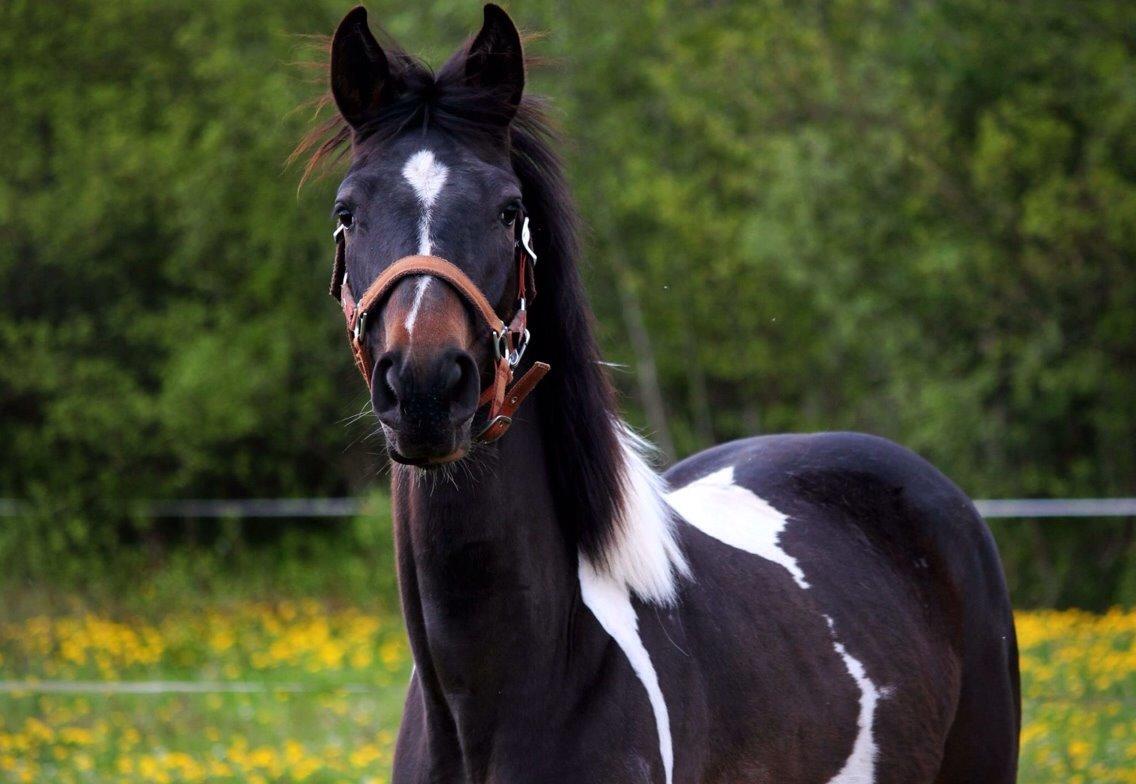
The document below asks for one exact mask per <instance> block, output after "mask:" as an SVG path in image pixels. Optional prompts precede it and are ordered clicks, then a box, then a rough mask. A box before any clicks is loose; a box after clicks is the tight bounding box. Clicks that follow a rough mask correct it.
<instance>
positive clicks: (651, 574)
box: [289, 39, 686, 603]
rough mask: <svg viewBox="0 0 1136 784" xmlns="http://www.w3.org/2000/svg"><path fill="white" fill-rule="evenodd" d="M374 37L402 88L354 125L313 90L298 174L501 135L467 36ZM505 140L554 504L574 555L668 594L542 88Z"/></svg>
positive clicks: (662, 522) (672, 553)
mask: <svg viewBox="0 0 1136 784" xmlns="http://www.w3.org/2000/svg"><path fill="white" fill-rule="evenodd" d="M382 45H383V49H384V51H385V52H386V55H387V59H388V62H389V64H390V67H391V70H392V74H394V78H397V79H398V80H399V82H400V83H401V84H402V85H405V89H404V90H402V92H401V93H400V94H399V95H398V97H397V98H396V99H395V100H394V101H392V102H391V104H390V105H389V106H387V107H386V108H384V109H383V110H382V111H381V112H380V113H379V115H378V116H377V117H376V118H375V119H374V120H372V121H371V122H369V123H368V124H367V125H366V126H364V127H362V128H359V129H352V128H351V127H349V126H348V125H347V123H346V122H345V121H344V120H343V119H342V118H341V117H340V116H339V113H338V112H335V111H334V101H333V99H332V97H331V95H330V93H328V94H326V95H324V96H322V97H321V98H320V99H319V100H318V104H319V106H320V107H326V106H331V107H332V108H333V116H332V117H331V118H330V119H328V120H325V121H324V122H322V123H320V124H318V125H317V126H316V127H314V128H313V129H312V130H311V132H309V133H308V134H307V135H306V136H305V137H304V138H303V139H302V140H301V142H300V144H299V145H298V146H297V148H296V150H295V151H294V152H293V153H292V156H291V158H290V159H289V160H290V161H291V160H296V159H299V158H302V157H304V156H305V155H307V156H308V159H307V162H306V165H305V169H304V175H303V179H307V178H308V177H309V176H311V175H312V174H313V173H315V172H316V171H317V170H318V169H320V168H321V166H323V165H324V164H327V163H331V162H334V161H337V160H340V159H342V158H343V157H344V156H345V155H346V154H347V153H348V152H350V153H351V155H352V156H353V159H354V158H358V157H359V156H365V155H368V154H373V153H372V152H371V151H373V150H376V149H378V148H380V147H381V141H382V140H383V139H389V138H393V137H395V136H397V135H399V134H401V133H404V132H406V131H411V130H417V129H421V128H422V127H425V126H429V127H431V128H436V129H441V130H443V131H445V132H448V133H452V134H454V135H456V136H458V137H465V138H471V141H479V140H484V139H489V138H495V139H497V141H498V142H499V141H500V134H501V132H502V131H501V129H502V126H503V122H502V119H501V118H502V114H503V111H504V109H503V107H501V106H500V105H499V102H498V101H497V100H495V99H496V98H497V96H494V95H493V94H487V93H485V92H484V91H480V90H477V89H474V88H472V87H471V86H469V84H468V83H467V81H466V80H465V79H464V73H463V66H464V62H465V53H466V49H467V47H468V45H469V42H467V44H466V46H464V47H462V48H461V49H459V51H458V52H457V53H455V55H454V56H453V57H451V58H450V59H449V60H448V61H447V62H446V63H445V65H443V66H442V67H441V68H440V69H438V71H437V72H434V71H432V70H431V69H430V68H429V67H428V66H427V65H426V64H425V63H423V62H422V61H421V60H419V59H417V58H414V57H412V56H410V55H408V54H407V53H405V52H404V51H402V50H400V49H399V48H397V46H394V45H393V43H392V42H390V41H389V39H387V40H383V42H382ZM327 59H328V58H325V59H324V62H327ZM529 62H530V64H531V61H529ZM326 72H327V69H326V67H325V68H324V73H325V74H326ZM325 83H327V80H326V78H325ZM479 136H480V137H481V139H478V137H479ZM508 141H509V144H510V149H511V157H512V164H513V168H514V171H515V173H516V175H517V177H518V179H519V180H520V183H521V190H522V195H523V202H524V205H525V209H526V211H527V213H528V215H529V217H530V218H531V220H532V222H533V224H534V226H535V227H536V228H535V231H534V243H535V246H536V247H535V250H536V252H537V255H538V258H539V261H538V263H537V265H536V282H537V290H538V292H539V297H538V299H537V300H536V301H535V303H534V304H533V306H532V308H531V309H530V311H529V323H530V328H531V331H532V342H531V345H530V347H529V349H528V353H527V356H529V357H532V358H534V359H540V360H542V361H545V362H548V363H549V364H550V365H551V366H552V372H551V373H549V375H548V377H547V378H546V379H545V380H544V381H543V382H542V384H541V386H540V387H539V388H538V389H537V392H536V394H535V400H536V402H537V408H538V416H539V419H540V425H541V427H542V431H543V433H544V435H545V438H544V443H545V445H546V451H547V455H546V459H547V463H548V465H549V468H550V471H551V480H552V489H553V497H554V500H555V503H556V511H557V516H558V517H559V519H560V520H561V523H562V525H564V526H565V527H566V533H567V534H568V535H569V536H570V537H571V538H572V540H573V541H574V542H575V543H576V545H577V547H578V548H579V551H580V553H581V555H582V557H584V558H586V559H587V560H588V561H589V562H591V563H592V564H594V565H595V566H596V567H598V568H599V569H601V570H603V571H606V572H607V573H609V574H611V575H612V576H613V577H615V578H617V579H619V580H621V581H622V582H623V583H625V584H626V585H627V587H628V588H630V589H631V590H633V591H634V592H635V593H636V594H637V595H639V596H640V597H641V598H643V599H645V600H654V601H658V602H662V603H666V602H669V601H671V600H672V599H673V595H674V579H673V573H674V571H678V572H680V573H685V571H686V565H685V561H684V559H683V558H682V555H681V552H679V551H678V548H677V545H676V544H675V543H674V540H673V532H672V531H671V525H672V521H671V514H670V512H669V510H667V508H666V507H665V505H664V504H663V503H662V501H661V491H662V486H661V480H658V477H656V476H655V475H654V474H653V473H652V472H650V470H649V469H648V468H647V466H646V465H645V463H644V462H643V458H642V456H641V450H640V449H639V448H638V446H637V442H636V441H635V439H634V437H633V436H631V434H630V432H629V431H627V430H626V428H625V426H624V425H622V423H621V422H620V420H619V418H618V413H617V408H616V398H615V392H614V389H613V387H612V385H611V382H610V380H609V378H608V377H607V373H606V371H605V369H604V367H603V366H602V365H601V364H600V352H599V347H598V345H597V343H596V339H595V330H594V329H593V316H592V311H591V308H590V306H589V305H588V301H587V296H586V294H585V291H584V285H583V281H582V279H581V276H580V270H579V261H580V241H579V218H578V215H577V212H576V209H575V206H574V204H573V201H572V198H571V194H570V192H569V189H568V186H567V181H566V178H565V176H564V167H563V163H562V161H561V159H560V156H559V155H558V154H557V153H556V148H557V147H558V146H559V145H560V139H559V137H558V135H557V133H556V131H555V128H554V125H553V124H552V123H551V122H550V120H549V116H548V110H547V103H546V102H545V101H544V100H543V99H541V98H539V97H535V96H529V95H526V96H525V97H524V98H523V99H522V101H521V104H520V107H519V108H518V110H517V112H516V115H515V116H514V117H513V118H512V121H511V122H509V124H508ZM365 142H366V143H365ZM374 142H379V144H376V143H374ZM648 475H649V476H648ZM651 477H653V479H652V478H651ZM645 518H649V519H645Z"/></svg>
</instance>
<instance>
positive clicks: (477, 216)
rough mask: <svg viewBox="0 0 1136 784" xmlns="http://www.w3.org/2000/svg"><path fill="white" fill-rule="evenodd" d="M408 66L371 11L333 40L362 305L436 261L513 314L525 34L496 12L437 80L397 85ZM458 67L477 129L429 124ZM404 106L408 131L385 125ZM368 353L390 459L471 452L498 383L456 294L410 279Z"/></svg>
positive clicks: (440, 459)
mask: <svg viewBox="0 0 1136 784" xmlns="http://www.w3.org/2000/svg"><path fill="white" fill-rule="evenodd" d="M402 57H403V55H393V56H391V57H390V58H389V59H388V56H387V54H386V52H384V50H383V49H382V48H381V47H380V46H379V44H378V43H377V42H376V41H375V39H374V38H373V37H372V35H371V33H370V30H369V29H368V27H367V24H366V14H365V12H364V11H363V9H362V8H357V9H355V10H354V11H352V12H351V13H350V14H348V15H347V17H346V18H345V19H344V20H343V22H342V23H340V26H339V29H338V30H337V31H336V35H335V38H334V41H333V44H332V68H331V72H332V93H333V95H334V97H335V100H336V104H337V106H338V107H339V110H340V113H341V114H342V116H343V118H344V119H345V120H346V121H347V123H348V124H349V125H350V127H351V128H352V133H353V142H354V143H353V145H352V164H351V167H350V169H349V171H348V174H347V176H346V177H345V178H344V180H343V182H342V183H341V184H340V187H339V190H338V194H337V197H336V204H335V214H336V216H337V219H338V220H339V222H340V224H341V225H343V226H345V227H346V229H345V232H346V240H345V242H346V247H345V261H346V269H347V285H348V286H350V288H351V291H352V293H353V295H354V296H355V298H356V299H358V298H359V297H361V296H362V294H363V292H364V291H365V290H366V289H367V287H368V286H369V285H370V283H371V282H372V281H373V280H374V279H375V278H376V277H378V275H379V274H380V273H381V272H382V271H383V270H384V269H385V268H387V267H388V266H390V265H391V264H393V263H394V262H395V261H397V260H398V259H400V258H403V257H405V256H409V255H422V256H438V257H441V258H443V259H446V260H447V261H449V262H451V263H452V264H454V265H456V266H458V267H459V268H460V269H461V270H462V271H463V272H464V273H466V275H467V276H468V277H469V278H470V280H472V281H473V283H475V284H476V285H477V287H478V288H479V289H480V290H481V292H482V293H483V294H484V295H485V297H486V299H487V300H488V301H489V302H490V303H492V304H494V305H495V306H496V308H497V312H498V313H501V314H506V313H508V312H509V311H510V309H511V308H512V307H513V305H514V303H513V302H512V301H511V299H512V297H513V293H514V292H515V291H516V288H515V287H516V280H515V277H516V264H515V261H514V259H515V257H514V230H515V229H514V224H515V222H516V220H517V215H518V212H519V210H520V208H521V188H520V183H519V181H518V179H517V177H516V175H515V174H514V172H513V168H512V165H511V162H510V151H509V146H508V138H509V137H508V124H509V121H510V120H511V119H512V116H513V114H515V112H516V109H517V105H518V104H519V101H520V95H521V89H522V87H523V80H524V68H523V61H522V55H521V48H520V38H519V36H518V35H517V31H516V28H515V27H514V26H513V24H512V22H511V21H510V20H509V18H508V16H506V15H505V13H504V11H501V10H500V9H498V8H496V6H487V7H486V10H485V25H484V26H483V28H482V30H481V32H480V33H479V34H478V35H477V37H475V38H474V39H473V41H472V42H471V43H470V44H469V46H468V47H466V48H465V49H463V50H462V51H459V52H458V54H456V55H455V56H454V58H452V59H451V62H450V63H448V64H447V65H446V66H445V67H444V68H443V69H442V71H441V72H440V73H439V76H438V77H437V79H438V81H437V84H434V85H425V86H424V85H411V84H404V83H402V77H401V76H400V74H399V69H398V61H399V59H400V58H402ZM455 72H456V73H457V74H458V78H457V79H456V82H455V84H454V86H453V87H452V88H451V89H460V90H464V91H466V92H467V93H468V94H469V96H470V98H471V99H474V100H479V101H481V104H480V105H479V107H478V110H479V111H480V112H481V113H482V114H483V115H484V117H483V119H482V121H480V122H478V123H477V124H463V122H461V121H460V118H458V119H455V118H449V122H443V121H441V119H445V118H441V119H440V120H439V121H438V122H431V121H430V119H429V118H430V114H429V113H430V110H431V108H432V107H431V103H430V100H429V97H428V96H429V94H430V91H431V90H443V89H446V85H445V84H444V83H443V79H445V78H446V74H447V73H449V74H451V79H453V78H454V76H453V74H454V73H455ZM424 93H425V94H426V96H427V97H425V98H424V97H423V94H424ZM400 111H401V112H405V113H409V114H408V117H409V121H406V118H402V120H403V121H401V122H399V123H398V125H399V126H400V127H401V130H399V131H396V132H393V133H383V132H381V131H380V130H377V129H381V128H382V127H383V124H384V122H387V123H389V121H390V117H391V116H392V115H393V116H394V117H396V118H398V117H399V113H400ZM418 112H422V114H421V115H419V114H418ZM365 346H366V350H367V351H369V352H371V360H372V363H373V367H374V371H373V374H372V377H371V379H370V383H371V402H372V405H373V408H374V411H375V414H376V416H377V417H378V419H379V422H380V423H381V426H382V429H383V431H384V433H385V435H386V437H387V445H388V450H389V452H390V454H391V456H392V458H393V459H394V460H396V461H398V462H403V463H411V464H415V465H420V466H434V465H440V464H442V463H447V462H451V461H453V460H457V459H459V458H461V457H462V456H464V455H465V453H466V452H467V451H468V449H469V445H470V438H471V425H472V422H473V419H474V416H475V414H476V412H477V406H478V398H479V396H480V392H481V390H482V389H483V388H484V387H486V386H487V385H488V384H489V383H491V381H492V372H493V347H492V339H491V335H490V333H489V331H488V330H487V329H486V328H485V325H484V323H483V322H481V321H480V320H477V321H475V320H474V319H473V318H472V314H471V312H470V310H469V307H468V305H467V303H466V302H465V300H464V299H463V298H462V297H461V296H460V295H459V294H458V292H457V291H456V290H455V289H454V288H453V287H452V286H451V285H450V284H448V283H446V282H445V281H442V280H440V279H438V278H435V277H432V276H428V275H421V276H415V277H408V278H404V279H402V280H401V281H400V282H399V283H398V284H396V286H395V287H394V288H393V289H392V290H391V291H390V293H389V295H388V296H387V297H385V299H384V301H382V302H380V303H377V305H376V307H375V308H374V309H373V310H372V311H371V313H370V314H369V317H368V319H367V322H366V337H365Z"/></svg>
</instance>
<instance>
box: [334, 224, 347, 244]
mask: <svg viewBox="0 0 1136 784" xmlns="http://www.w3.org/2000/svg"><path fill="white" fill-rule="evenodd" d="M345 231H347V226H345V225H344V224H342V223H341V224H339V225H338V226H337V227H336V229H335V231H333V232H332V233H331V238H332V239H333V240H335V241H336V242H339V235H340V234H343V232H345ZM344 236H345V237H346V235H344Z"/></svg>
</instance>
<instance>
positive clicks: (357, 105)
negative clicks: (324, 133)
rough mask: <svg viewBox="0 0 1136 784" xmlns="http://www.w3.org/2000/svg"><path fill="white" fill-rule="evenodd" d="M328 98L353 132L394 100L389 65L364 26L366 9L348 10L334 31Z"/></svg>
mask: <svg viewBox="0 0 1136 784" xmlns="http://www.w3.org/2000/svg"><path fill="white" fill-rule="evenodd" d="M331 94H332V95H333V96H334V97H335V105H336V106H338V107H339V113H340V114H342V115H343V119H344V120H346V121H347V124H348V125H350V126H351V127H352V128H354V129H356V130H358V129H359V127H360V126H362V125H364V124H365V123H366V122H367V121H368V120H370V119H373V118H374V117H375V116H376V115H377V114H378V112H379V109H380V108H381V107H382V105H383V104H384V103H387V102H388V101H390V100H391V99H392V98H393V95H394V84H393V80H392V79H391V70H390V63H389V62H388V61H387V56H386V53H385V52H384V51H383V48H382V47H381V46H379V42H378V41H376V40H375V36H374V35H372V34H371V29H370V27H368V26H367V9H365V8H363V6H357V7H355V8H353V9H351V11H350V12H348V14H347V16H345V17H343V21H342V22H340V23H339V27H337V28H336V30H335V37H334V38H333V39H332V41H331Z"/></svg>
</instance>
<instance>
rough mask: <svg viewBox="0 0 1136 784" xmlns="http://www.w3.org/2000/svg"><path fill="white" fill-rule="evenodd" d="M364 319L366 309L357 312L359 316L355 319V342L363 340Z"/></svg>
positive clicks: (365, 318)
mask: <svg viewBox="0 0 1136 784" xmlns="http://www.w3.org/2000/svg"><path fill="white" fill-rule="evenodd" d="M366 320H367V311H365V310H364V311H363V312H362V313H360V314H359V317H358V318H357V319H355V342H356V343H362V342H363V337H362V336H363V322H365V321H366Z"/></svg>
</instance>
